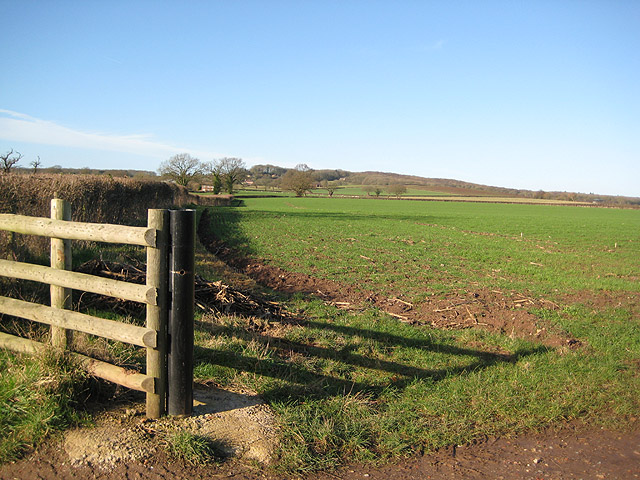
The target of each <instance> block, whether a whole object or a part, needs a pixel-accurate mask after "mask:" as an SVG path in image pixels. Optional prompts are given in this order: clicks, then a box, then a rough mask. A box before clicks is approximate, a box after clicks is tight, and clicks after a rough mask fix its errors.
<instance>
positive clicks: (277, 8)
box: [0, 0, 640, 196]
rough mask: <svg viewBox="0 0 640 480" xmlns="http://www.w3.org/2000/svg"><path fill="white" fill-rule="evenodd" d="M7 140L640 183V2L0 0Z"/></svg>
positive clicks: (111, 157) (53, 159)
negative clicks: (99, 0)
mask: <svg viewBox="0 0 640 480" xmlns="http://www.w3.org/2000/svg"><path fill="white" fill-rule="evenodd" d="M0 18H2V23H3V33H2V40H0V60H1V62H2V65H3V73H2V75H0V151H2V152H5V151H7V150H9V149H10V148H14V149H17V150H19V151H20V152H21V153H23V154H24V155H25V160H24V161H23V164H24V166H28V163H29V162H30V161H31V160H33V159H35V157H36V156H37V155H39V156H40V158H41V160H42V163H43V166H52V165H62V166H65V167H85V166H86V167H91V168H135V169H141V170H157V168H158V166H159V164H160V162H161V161H163V160H165V159H167V158H168V157H170V156H171V155H173V154H175V153H179V152H188V153H191V154H192V155H194V156H197V157H198V158H200V159H201V160H212V159H214V158H219V157H222V156H235V157H241V158H243V159H244V160H245V162H246V163H247V164H248V165H249V166H251V165H254V164H257V163H271V164H276V165H281V166H288V167H291V166H294V165H296V164H298V163H306V164H308V165H309V166H310V167H312V168H316V169H320V168H342V169H346V170H351V171H364V170H378V171H390V172H396V173H406V174H414V175H421V176H426V177H440V178H454V179H458V180H466V181H471V182H477V183H483V184H489V185H497V186H505V187H514V188H525V189H531V190H539V189H542V190H560V191H565V190H566V191H579V192H587V193H589V192H594V193H599V194H612V195H629V196H640V2H638V1H635V0H628V1H616V0H602V1H595V0H592V1H588V0H586V1H578V0H566V1H562V0H554V1H551V0H537V1H533V0H532V1H527V2H525V1H515V0H512V1H504V2H499V1H444V0H442V1H432V2H429V1H375V0H373V1H355V0H353V1H351V0H344V1H337V0H335V1H332V0H326V1H316V2H311V1H302V0H300V1H269V0H263V1H242V0H237V1H231V0H229V1H185V2H168V1H153V2H151V1H114V0H111V1H105V2H98V1H79V0H78V1H73V2H69V1H61V0H57V1H55V2H54V1H30V0H22V1H18V0H15V1H13V0H0Z"/></svg>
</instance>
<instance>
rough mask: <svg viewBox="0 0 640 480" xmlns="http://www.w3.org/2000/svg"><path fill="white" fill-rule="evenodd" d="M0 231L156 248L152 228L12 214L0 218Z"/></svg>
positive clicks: (154, 233)
mask: <svg viewBox="0 0 640 480" xmlns="http://www.w3.org/2000/svg"><path fill="white" fill-rule="evenodd" d="M0 230H9V231H12V232H16V233H23V234H26V235H40V236H44V237H53V238H63V239H67V240H89V241H95V242H105V243H124V244H129V245H141V246H143V247H154V246H155V244H156V231H155V229H153V228H147V227H129V226H126V225H112V224H108V223H81V222H70V221H65V220H55V219H49V218H40V217H28V216H25V215H14V214H10V213H1V214H0Z"/></svg>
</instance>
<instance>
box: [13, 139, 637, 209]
mask: <svg viewBox="0 0 640 480" xmlns="http://www.w3.org/2000/svg"><path fill="white" fill-rule="evenodd" d="M27 160H28V159H25V158H24V156H23V155H22V154H21V153H20V152H18V151H15V150H14V149H10V150H8V151H6V152H4V153H1V154H0V175H8V174H69V175H108V176H111V177H129V178H136V179H140V180H158V179H160V180H172V181H174V182H176V183H177V184H179V185H183V186H185V187H188V188H189V189H191V190H200V189H201V188H202V187H204V189H206V190H209V191H212V192H213V193H216V194H217V193H222V192H225V193H229V194H233V193H234V192H235V190H236V188H237V187H238V186H240V185H243V184H244V185H250V186H252V187H254V188H257V189H264V190H269V189H282V190H286V191H291V192H293V193H294V194H295V195H298V196H303V195H306V194H307V193H309V192H310V191H311V190H312V189H324V190H326V192H327V194H328V195H329V196H332V195H333V194H334V192H335V191H336V190H337V189H338V188H340V187H341V186H343V185H347V184H349V185H363V186H364V190H365V192H366V193H367V195H371V196H376V197H379V196H380V195H382V194H383V193H384V192H386V193H387V194H389V195H393V196H397V197H400V196H401V195H403V194H404V193H406V191H407V186H412V187H414V188H415V187H417V188H424V187H428V188H429V189H433V190H437V191H440V192H443V193H452V194H456V193H457V194H460V193H464V194H465V195H471V196H475V195H478V196H503V197H519V198H538V199H549V200H561V201H567V202H588V203H592V204H600V205H611V206H640V198H638V197H626V196H613V195H597V194H594V193H575V192H557V191H555V192H546V191H543V190H537V191H534V190H522V189H513V188H504V187H494V186H489V185H480V184H475V183H470V182H464V181H460V180H452V179H444V178H425V177H418V176H411V175H401V174H395V173H384V172H358V173H354V172H349V171H347V170H341V169H321V170H314V169H311V168H309V167H308V166H307V165H306V164H298V165H296V167H294V168H285V167H280V166H277V165H271V164H259V165H254V166H252V167H251V168H249V169H247V166H246V165H245V162H244V161H243V160H242V159H240V158H235V157H224V158H220V159H214V160H211V161H205V162H202V161H200V160H199V159H198V158H195V157H192V156H191V155H190V154H188V153H180V154H177V155H173V156H172V157H171V158H169V159H167V160H165V161H164V162H162V163H161V165H160V168H159V169H158V171H159V173H160V177H158V176H156V173H155V172H153V171H147V170H133V169H95V168H89V167H84V168H64V167H62V166H60V165H53V166H49V167H43V166H42V161H41V159H40V157H39V156H37V157H36V158H34V159H31V161H30V162H29V163H28V165H29V166H24V164H25V163H26V161H27Z"/></svg>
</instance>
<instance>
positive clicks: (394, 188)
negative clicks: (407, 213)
mask: <svg viewBox="0 0 640 480" xmlns="http://www.w3.org/2000/svg"><path fill="white" fill-rule="evenodd" d="M387 191H388V192H389V193H390V194H391V195H395V196H396V197H397V198H400V195H402V194H403V193H407V187H405V186H404V185H402V184H401V183H393V184H391V185H389V186H388V187H387Z"/></svg>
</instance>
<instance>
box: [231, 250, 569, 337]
mask: <svg viewBox="0 0 640 480" xmlns="http://www.w3.org/2000/svg"><path fill="white" fill-rule="evenodd" d="M233 265H234V266H235V267H236V268H238V269H240V270H241V271H242V272H243V273H244V274H246V275H248V276H249V277H251V278H252V279H254V280H255V281H256V282H258V283H259V284H262V285H265V286H268V287H269V288H272V289H274V290H277V291H281V292H285V293H296V292H303V293H307V294H311V295H315V296H316V297H318V298H321V299H323V300H325V301H326V302H329V303H331V304H333V305H335V306H337V307H339V308H344V309H360V308H369V307H376V308H379V309H380V310H382V311H384V312H386V313H387V314H389V315H391V316H393V317H395V318H397V319H399V320H400V321H403V322H406V323H411V324H415V325H431V326H433V327H436V328H445V329H461V328H481V329H485V330H489V331H493V332H498V333H502V334H506V335H511V336H513V337H518V338H526V339H529V340H534V341H538V342H540V343H543V344H545V345H548V346H552V347H558V348H575V347H577V346H579V345H580V342H579V341H578V340H576V339H574V338H572V337H570V336H569V335H567V334H566V333H565V332H560V331H557V330H555V329H554V328H552V327H551V326H550V325H548V324H547V323H546V322H544V321H543V320H541V319H540V318H538V317H537V316H535V315H534V314H532V313H531V312H530V310H532V309H537V308H546V309H557V308H559V306H558V305H557V304H556V303H554V302H552V301H550V300H546V299H543V298H533V297H529V296H527V295H524V294H521V293H518V292H504V291H499V290H488V289H486V288H478V289H476V290H475V291H473V292H462V291H460V292H453V293H451V294H448V295H446V296H445V297H444V298H436V297H428V298H427V299H426V300H424V301H423V302H421V303H420V304H419V305H414V304H412V303H409V302H407V301H405V300H404V299H402V296H401V295H396V296H385V295H381V294H378V293H375V292H372V291H366V290H364V291H363V290H361V289H359V288H355V287H353V286H351V285H345V284H341V283H339V282H334V281H332V280H326V279H321V278H316V277H313V276H310V275H306V274H304V273H299V272H288V271H286V270H283V269H281V268H278V267H274V266H272V265H265V264H263V263H260V262H258V261H255V260H247V259H244V260H234V261H233Z"/></svg>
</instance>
